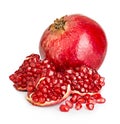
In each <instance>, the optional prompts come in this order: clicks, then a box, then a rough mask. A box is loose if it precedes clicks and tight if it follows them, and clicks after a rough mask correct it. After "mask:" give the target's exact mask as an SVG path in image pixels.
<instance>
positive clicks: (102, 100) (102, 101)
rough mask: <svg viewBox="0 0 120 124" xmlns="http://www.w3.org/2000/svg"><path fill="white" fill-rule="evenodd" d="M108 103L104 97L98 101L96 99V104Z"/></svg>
mask: <svg viewBox="0 0 120 124" xmlns="http://www.w3.org/2000/svg"><path fill="white" fill-rule="evenodd" d="M105 102H106V99H105V98H103V97H101V98H98V99H96V103H100V104H101V103H105Z"/></svg>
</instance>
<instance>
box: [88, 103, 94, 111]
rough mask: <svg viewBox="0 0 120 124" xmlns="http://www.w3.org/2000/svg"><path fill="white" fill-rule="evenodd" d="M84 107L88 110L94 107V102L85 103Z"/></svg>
mask: <svg viewBox="0 0 120 124" xmlns="http://www.w3.org/2000/svg"><path fill="white" fill-rule="evenodd" d="M86 108H87V109H88V110H93V109H94V104H93V103H86Z"/></svg>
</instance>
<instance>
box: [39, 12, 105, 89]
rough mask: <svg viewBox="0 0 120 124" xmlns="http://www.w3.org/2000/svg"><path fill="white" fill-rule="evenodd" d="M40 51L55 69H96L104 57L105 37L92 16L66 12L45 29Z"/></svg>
mask: <svg viewBox="0 0 120 124" xmlns="http://www.w3.org/2000/svg"><path fill="white" fill-rule="evenodd" d="M39 51H40V53H41V54H42V53H43V52H44V53H45V54H46V56H47V57H49V58H50V59H51V60H52V61H53V62H54V63H55V65H56V66H58V68H61V67H62V68H63V67H76V66H77V67H79V66H81V65H87V66H89V67H91V68H93V69H96V70H97V69H98V68H99V67H100V66H101V64H102V62H103V60H104V58H105V55H106V51H107V40H106V36H105V33H104V31H103V29H102V28H101V26H100V25H99V24H98V23H97V22H96V21H94V20H93V19H90V18H88V17H86V16H84V15H80V14H73V15H66V16H64V17H62V18H60V19H56V20H55V21H54V23H53V24H51V25H50V26H49V27H48V28H47V29H46V30H45V31H44V33H43V35H42V37H41V39H40V44H39ZM83 90H84V89H83Z"/></svg>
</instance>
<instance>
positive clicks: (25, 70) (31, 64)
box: [9, 54, 41, 91]
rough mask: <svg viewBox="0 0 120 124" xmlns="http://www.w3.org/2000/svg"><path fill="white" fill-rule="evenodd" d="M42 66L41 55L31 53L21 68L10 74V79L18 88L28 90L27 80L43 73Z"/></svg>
mask: <svg viewBox="0 0 120 124" xmlns="http://www.w3.org/2000/svg"><path fill="white" fill-rule="evenodd" d="M40 67H41V61H40V56H39V55H37V54H31V55H29V56H27V57H26V59H25V60H24V61H23V63H22V65H21V66H20V67H19V69H18V70H17V71H15V72H14V74H11V75H10V76H9V79H10V80H11V81H12V82H13V83H14V87H15V88H16V89H17V90H21V91H26V90H27V89H26V88H27V82H28V81H30V80H34V79H36V77H37V76H38V74H39V73H41V69H40Z"/></svg>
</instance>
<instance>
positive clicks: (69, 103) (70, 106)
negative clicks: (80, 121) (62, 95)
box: [65, 100, 73, 108]
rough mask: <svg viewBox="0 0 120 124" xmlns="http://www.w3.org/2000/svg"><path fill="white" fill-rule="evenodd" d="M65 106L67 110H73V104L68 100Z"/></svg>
mask: <svg viewBox="0 0 120 124" xmlns="http://www.w3.org/2000/svg"><path fill="white" fill-rule="evenodd" d="M65 105H67V106H68V107H69V108H73V103H72V102H71V101H70V100H66V101H65Z"/></svg>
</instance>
